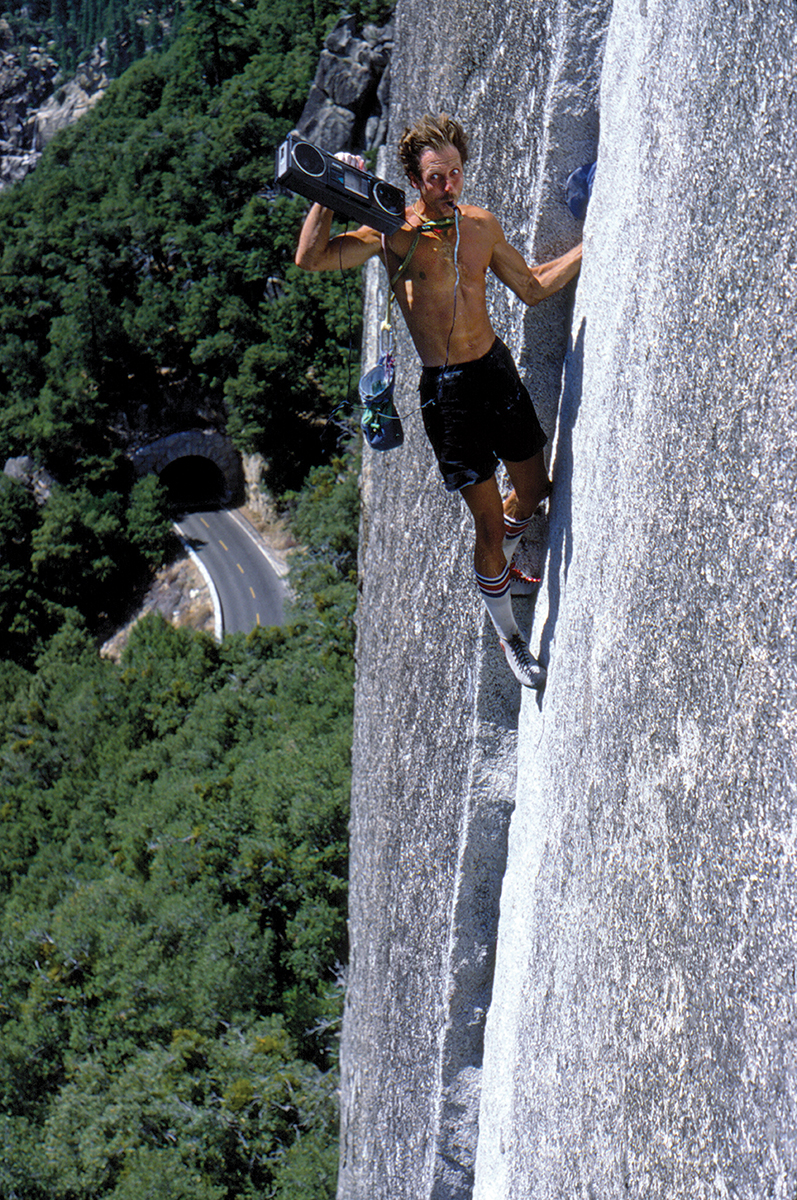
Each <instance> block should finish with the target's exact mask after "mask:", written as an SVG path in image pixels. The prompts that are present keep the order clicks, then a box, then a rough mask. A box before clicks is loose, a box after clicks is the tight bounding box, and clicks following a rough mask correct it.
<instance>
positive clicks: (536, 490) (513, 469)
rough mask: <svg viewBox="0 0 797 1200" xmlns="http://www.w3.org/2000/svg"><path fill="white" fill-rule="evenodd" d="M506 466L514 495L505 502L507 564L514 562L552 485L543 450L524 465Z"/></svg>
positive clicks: (505, 461) (506, 462)
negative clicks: (522, 539)
mask: <svg viewBox="0 0 797 1200" xmlns="http://www.w3.org/2000/svg"><path fill="white" fill-rule="evenodd" d="M504 466H505V467H506V469H507V473H508V474H509V478H510V479H511V480H512V491H511V492H510V493H509V495H508V496H507V498H506V500H505V501H504V539H503V553H504V557H505V558H506V561H507V562H511V561H512V556H513V555H514V553H515V551H516V550H517V548H518V546H519V545H520V539H521V538H522V536H523V534H524V533H525V532H526V529H527V527H528V524H529V521H530V520H531V518H532V516H533V515H534V513H535V512H536V511H537V508H538V507H539V505H540V504H541V503H542V501H543V500H544V499H545V497H546V496H550V494H551V488H552V487H553V484H552V483H551V481H550V479H549V478H548V472H547V471H546V469H545V458H544V457H543V453H542V450H540V451H539V452H538V453H537V454H535V455H533V456H532V457H531V458H527V459H525V461H523V462H509V461H507V460H506V459H504Z"/></svg>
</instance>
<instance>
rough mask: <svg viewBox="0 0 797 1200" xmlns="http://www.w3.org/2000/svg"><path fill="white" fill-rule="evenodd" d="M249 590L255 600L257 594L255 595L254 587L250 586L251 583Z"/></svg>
mask: <svg viewBox="0 0 797 1200" xmlns="http://www.w3.org/2000/svg"><path fill="white" fill-rule="evenodd" d="M249 591H250V592H251V593H252V599H253V600H256V599H257V596H256V595H255V589H254V588H253V587H252V586H251V584H250V586H249Z"/></svg>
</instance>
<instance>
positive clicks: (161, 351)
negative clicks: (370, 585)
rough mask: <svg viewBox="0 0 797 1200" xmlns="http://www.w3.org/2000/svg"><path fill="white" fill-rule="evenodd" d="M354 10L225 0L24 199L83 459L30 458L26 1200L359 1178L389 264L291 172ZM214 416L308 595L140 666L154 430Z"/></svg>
mask: <svg viewBox="0 0 797 1200" xmlns="http://www.w3.org/2000/svg"><path fill="white" fill-rule="evenodd" d="M64 11H66V10H64V9H63V8H58V6H57V5H55V4H53V6H52V8H51V10H50V11H49V12H48V13H45V12H44V11H42V12H32V11H31V8H29V7H26V10H25V12H24V14H23V16H24V20H32V19H33V18H34V17H35V18H36V19H37V20H42V21H47V22H50V23H51V28H52V27H53V26H52V23H53V22H56V21H57V20H60V19H61V18H62V16H63V12H64ZM69 11H70V12H71V11H72V10H69ZM75 11H77V10H75ZM109 11H110V9H109ZM20 12H21V10H20ZM20 12H17V13H16V14H13V13H12V14H11V15H12V16H14V15H16V17H17V18H18V27H19V21H21V20H22V17H21V16H20ZM92 13H93V14H94V15H93V16H92V20H94V19H95V18H96V20H99V19H100V15H98V14H99V9H97V8H94V9H92ZM356 13H357V15H358V16H359V17H361V18H362V19H363V20H368V19H378V20H382V19H383V18H384V16H385V14H384V11H383V10H379V9H366V8H357V9H356ZM59 14H61V15H60V16H59ZM78 15H80V13H78ZM337 15H338V12H337V10H336V9H334V8H332V7H331V6H326V7H325V5H324V4H323V3H318V2H316V3H309V2H308V0H298V2H296V0H295V2H293V3H291V4H289V3H288V2H287V0H258V2H253V3H246V2H245V0H244V2H241V3H239V2H238V0H236V2H234V3H224V2H222V0H211V2H210V3H208V2H207V0H197V2H196V4H195V5H189V6H188V7H187V8H186V9H185V10H184V11H183V12H182V13H181V14H180V19H179V22H177V21H175V23H174V25H175V27H176V31H175V32H174V33H173V34H172V35H171V38H170V41H169V43H168V44H164V46H163V47H162V48H159V47H158V46H157V45H156V44H155V43H154V42H152V43H150V48H147V47H146V46H145V47H144V49H143V51H142V57H140V58H138V60H137V61H135V62H133V64H132V65H131V66H130V67H129V68H128V69H127V70H125V71H124V72H123V73H122V74H121V75H120V76H119V78H118V79H117V80H116V81H115V82H114V83H113V84H112V86H111V88H110V89H109V91H108V93H107V94H106V96H105V97H104V98H103V100H102V102H101V103H100V104H99V105H98V106H97V107H96V109H94V110H93V111H92V112H91V113H89V114H88V115H87V116H86V117H85V118H83V119H82V120H81V122H79V123H78V124H77V125H76V126H74V127H72V128H71V129H69V130H66V131H65V132H64V133H62V134H60V135H59V136H58V138H56V139H55V141H54V142H53V143H52V144H51V146H50V147H48V149H47V150H46V152H45V154H44V156H43V158H42V160H41V162H40V163H39V165H38V166H37V168H36V170H35V172H34V173H33V174H32V175H30V176H29V177H28V178H27V179H26V180H25V181H24V182H23V183H22V184H19V185H15V186H14V187H13V188H11V189H7V190H6V191H4V192H3V193H2V194H0V246H1V247H2V250H1V251H0V460H2V461H5V459H7V458H8V457H13V456H19V455H27V456H30V457H31V458H32V459H33V460H34V461H35V463H36V464H37V466H39V467H41V468H43V469H44V470H46V471H47V472H48V473H49V477H50V478H51V480H52V481H53V482H52V488H51V494H50V496H49V499H48V500H47V502H46V503H44V504H43V505H40V504H39V503H37V501H36V500H35V499H34V498H33V496H32V495H31V494H30V492H29V491H28V490H27V489H26V488H25V487H24V486H23V484H22V483H20V482H18V481H17V480H13V479H10V478H8V477H7V476H0V655H2V659H1V660H0V825H1V826H2V833H1V834H0V930H1V931H2V934H1V936H0V1137H2V1144H3V1154H2V1156H0V1195H2V1196H3V1197H4V1198H5V1200H44V1198H45V1197H47V1198H50V1197H63V1198H64V1200H84V1198H85V1200H88V1198H89V1197H91V1198H92V1200H94V1198H100V1197H102V1198H105V1197H108V1198H111V1197H112V1198H113V1200H145V1198H150V1197H151V1198H157V1200H183V1198H185V1200H188V1197H191V1198H192V1200H197V1198H198V1200H244V1198H250V1197H252V1198H254V1197H259V1198H260V1197H273V1198H275V1200H305V1198H306V1200H311V1198H312V1200H323V1197H327V1196H329V1197H331V1196H333V1195H334V1192H335V1180H336V1169H337V1100H336V1086H337V1074H336V1071H337V1032H338V1022H339V1019H340V1013H341V1008H342V994H343V982H344V978H345V961H346V934H345V924H346V888H347V850H346V826H347V808H348V790H349V770H350V765H349V758H350V746H351V719H352V718H351V712H352V691H353V648H354V610H355V603H356V594H357V579H356V548H357V523H358V483H357V481H358V452H357V445H356V439H355V438H354V437H353V436H351V435H350V429H351V422H349V424H348V426H347V425H346V423H345V422H344V423H343V425H341V424H340V422H338V421H336V423H335V424H334V425H333V426H332V427H329V426H325V421H326V418H327V417H328V416H329V414H330V413H331V412H332V411H333V410H335V409H337V408H338V406H339V405H340V404H341V403H344V402H345V401H346V399H347V396H348V395H349V392H350V390H351V386H352V383H351V381H352V379H353V378H354V379H356V372H357V347H358V345H359V335H360V291H359V287H358V283H357V280H356V278H355V279H354V280H352V281H350V282H349V283H348V284H346V283H345V281H343V280H342V279H340V278H336V277H335V276H331V277H317V276H307V275H303V274H302V273H300V272H298V271H297V270H296V269H295V267H294V266H293V263H292V255H293V247H294V244H295V238H296V234H297V230H298V225H299V223H300V221H301V218H302V214H303V211H304V204H303V202H302V201H298V200H296V199H293V198H291V197H288V196H283V195H278V194H276V193H275V192H274V190H273V188H271V186H270V181H271V178H272V176H273V155H274V148H275V146H276V145H277V144H278V143H279V141H281V140H282V138H283V137H284V136H285V134H286V133H287V132H288V131H289V130H290V128H292V126H293V125H294V124H295V121H296V119H297V117H298V114H299V112H300V111H301V107H302V105H303V102H304V98H305V96H306V94H307V90H308V87H309V83H310V80H311V78H312V75H313V73H314V70H315V64H316V61H317V57H318V53H319V50H320V46H321V44H322V41H323V38H324V35H325V33H326V31H327V30H328V29H329V28H330V26H331V24H332V23H333V22H334V20H335V19H336V17H337ZM71 19H72V18H70V20H71ZM187 420H190V422H191V423H192V424H193V425H197V424H199V425H201V424H202V423H203V422H204V423H206V424H208V425H210V424H217V425H226V428H227V429H228V431H229V432H230V433H231V434H232V436H233V437H234V439H235V441H236V444H237V445H238V446H239V448H241V449H242V450H257V451H259V452H260V453H261V454H262V455H263V457H264V460H265V462H266V464H267V472H266V481H265V482H266V484H267V485H268V487H269V488H270V490H271V492H272V494H273V496H274V498H275V501H276V502H277V503H278V505H279V507H280V509H281V511H282V512H283V513H284V514H285V515H286V517H287V519H289V520H290V522H291V527H292V530H293V532H294V534H295V537H296V538H297V540H298V541H299V542H300V543H301V545H302V546H303V548H304V549H303V552H302V553H301V554H296V555H294V564H293V566H292V569H291V584H292V589H293V594H294V603H293V607H292V609H291V611H290V614H289V619H288V621H287V623H286V625H285V626H284V627H282V628H280V629H258V630H256V631H254V632H253V633H252V634H250V635H249V636H248V637H243V636H240V635H237V636H235V637H232V638H226V639H225V640H224V641H223V642H222V643H221V644H220V645H219V644H217V643H216V642H214V641H213V640H212V639H210V638H208V637H207V636H205V635H199V634H194V633H190V632H187V631H184V630H176V629H174V628H173V627H171V626H170V625H168V624H167V623H166V622H164V621H163V620H161V619H154V618H150V619H147V620H145V621H144V622H142V623H140V624H139V625H138V626H137V627H136V629H135V631H134V633H133V635H132V636H131V639H130V641H129V644H128V646H127V649H126V650H125V652H124V655H123V657H122V660H121V662H119V663H118V664H117V663H114V662H111V661H108V660H105V659H103V658H101V657H100V655H99V653H98V644H99V641H100V637H101V634H102V633H103V632H105V631H107V628H108V625H109V623H112V622H113V621H114V619H120V618H121V615H122V613H123V612H124V611H125V607H126V605H128V604H129V599H130V595H131V593H132V592H134V591H135V589H136V587H138V586H140V583H141V580H142V579H145V578H146V577H147V574H148V573H149V572H151V571H152V570H153V569H154V568H155V567H156V566H157V565H158V564H159V563H160V562H161V561H162V559H163V557H164V555H165V554H166V553H167V552H168V546H169V538H170V533H169V529H170V520H171V512H170V508H169V498H168V496H167V495H166V493H165V491H164V489H163V488H162V487H161V485H160V484H159V482H158V480H157V479H156V478H154V477H150V478H147V479H144V480H139V481H135V480H134V479H133V477H132V475H131V472H130V468H129V465H128V459H127V457H126V454H125V450H126V449H127V448H128V447H129V446H130V445H131V444H135V443H136V439H143V440H145V439H146V438H147V437H148V436H152V435H154V434H155V433H157V432H160V431H169V430H171V429H174V428H179V427H181V424H182V423H184V422H185V421H187ZM330 434H331V435H330Z"/></svg>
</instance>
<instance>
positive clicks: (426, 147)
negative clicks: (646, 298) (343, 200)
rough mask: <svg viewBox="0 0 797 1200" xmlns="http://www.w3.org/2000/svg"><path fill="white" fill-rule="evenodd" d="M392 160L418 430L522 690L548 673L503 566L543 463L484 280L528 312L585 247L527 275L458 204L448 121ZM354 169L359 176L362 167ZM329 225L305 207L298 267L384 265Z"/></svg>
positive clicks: (391, 258) (463, 156)
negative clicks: (458, 514)
mask: <svg viewBox="0 0 797 1200" xmlns="http://www.w3.org/2000/svg"><path fill="white" fill-rule="evenodd" d="M340 157H344V156H340ZM399 158H400V160H401V163H402V165H403V167H404V170H405V173H406V175H407V178H408V179H409V182H410V184H411V186H412V187H413V188H414V189H415V190H416V191H417V192H418V197H417V199H416V200H415V203H414V204H413V205H412V207H411V208H408V209H407V211H406V221H405V224H404V225H403V226H402V228H401V229H400V230H398V231H397V232H396V233H394V234H392V235H391V236H390V237H389V238H387V240H386V245H387V262H386V264H385V265H386V267H387V271H388V275H389V277H390V278H391V280H392V286H393V289H394V292H395V296H396V300H397V302H398V304H399V307H400V308H401V311H402V313H403V314H404V319H405V321H406V323H407V327H408V329H409V331H410V335H411V336H412V340H413V342H414V343H415V348H416V350H417V351H418V354H419V355H420V358H421V362H422V363H423V371H422V374H421V385H420V392H421V403H422V406H423V407H422V414H423V420H424V425H425V427H426V432H427V434H428V436H429V440H430V441H431V443H432V447H433V449H434V451H435V454H436V455H437V460H438V462H439V464H440V470H441V472H442V474H443V479H444V482H445V486H446V488H447V490H448V491H459V492H461V494H462V498H463V500H464V501H465V503H466V504H467V505H468V508H469V509H470V511H471V513H472V514H473V520H474V524H475V530H476V545H475V551H474V567H475V571H476V581H477V584H478V586H479V589H480V591H481V593H482V596H483V597H484V602H485V605H486V607H487V611H488V612H489V614H490V617H491V619H492V622H493V624H494V626H495V628H496V632H497V633H498V637H499V639H500V642H501V645H502V647H503V650H504V653H505V655H506V658H507V662H508V663H509V665H510V667H511V668H512V671H513V672H514V674H515V676H516V678H517V679H518V680H519V681H520V682H521V683H522V684H524V685H525V686H526V687H532V688H539V687H541V686H542V684H543V682H544V680H545V671H544V670H543V668H542V667H541V666H540V665H539V664H538V663H537V662H536V661H535V660H534V659H533V658H532V657H531V655H530V654H529V650H528V647H527V645H526V643H525V642H524V640H523V638H522V636H521V634H520V631H519V630H518V626H517V624H516V622H515V618H514V615H513V613H512V599H511V596H510V591H509V588H510V574H509V564H510V562H511V560H512V555H513V554H514V551H515V549H516V547H517V545H518V543H519V541H520V538H521V535H522V534H523V532H524V530H525V529H526V526H527V525H528V523H529V521H530V520H531V517H532V514H533V513H534V511H535V509H536V508H537V506H538V505H539V504H540V502H541V501H542V500H543V499H544V498H545V497H546V496H547V495H549V493H550V490H551V482H550V480H549V479H548V474H547V471H546V468H545V462H544V459H543V453H542V448H543V446H544V445H545V442H546V440H547V439H546V436H545V434H544V433H543V431H542V429H541V428H540V424H539V421H538V420H537V416H536V413H535V411H534V407H533V405H532V402H531V398H530V397H529V394H528V392H527V391H526V388H525V387H524V386H523V384H522V383H521V381H520V378H519V376H518V373H517V370H516V368H515V364H514V363H513V361H512V358H511V355H510V354H509V351H508V350H507V348H506V346H504V344H503V342H501V341H500V340H499V339H498V338H497V337H496V335H495V332H494V330H493V328H492V325H491V324H490V318H489V316H488V313H487V303H486V276H487V270H488V268H489V269H490V270H491V271H493V273H494V274H495V275H497V277H498V278H499V279H500V280H501V282H502V283H503V284H505V285H506V286H507V287H508V288H511V290H512V291H513V292H514V293H515V295H516V296H519V297H520V299H521V300H522V301H523V302H524V303H525V304H528V305H535V304H539V302H540V301H541V300H545V299H546V297H548V296H552V295H554V293H555V292H558V291H560V289H561V288H563V287H564V286H565V284H567V283H568V282H569V281H570V280H571V279H573V278H574V277H575V275H576V274H577V273H578V270H579V267H580V265H581V246H580V245H579V246H576V247H575V248H574V249H573V250H570V251H568V253H567V254H564V255H562V256H561V258H557V259H555V260H554V261H553V262H550V263H546V264H544V265H542V266H536V267H529V266H527V264H526V262H525V261H524V259H523V256H522V255H521V254H519V253H518V251H517V250H514V249H513V248H512V247H511V246H510V245H509V244H508V242H507V241H506V238H505V237H504V234H503V231H502V230H501V226H500V225H499V224H498V221H497V220H496V219H495V217H494V216H493V215H492V213H489V212H487V211H486V209H483V208H477V207H475V206H474V205H471V204H464V205H459V204H458V201H459V198H460V195H461V194H462V189H463V186H464V174H463V167H464V164H465V163H466V162H467V158H468V149H467V138H466V136H465V133H464V131H463V130H462V127H461V126H460V125H459V124H458V123H457V122H456V121H454V120H452V119H451V118H450V117H448V116H447V115H445V114H441V115H440V116H439V117H432V116H426V117H423V118H421V120H419V121H418V122H416V124H415V125H414V126H413V127H412V128H411V129H407V130H405V132H404V135H403V137H402V138H401V141H400V143H399ZM350 161H351V162H352V163H354V164H355V165H357V166H362V160H361V159H355V158H350ZM332 215H333V214H332V212H331V211H330V210H329V209H327V208H322V207H321V206H320V205H319V204H314V205H313V207H312V208H311V209H310V212H309V213H308V215H307V218H306V220H305V222H304V225H303V227H302V232H301V235H300V237H299V246H298V249H297V251H296V263H297V265H298V266H300V267H302V268H304V269H305V270H307V271H331V270H334V269H335V268H338V267H341V266H343V267H344V268H346V267H361V266H362V265H363V264H364V263H365V262H367V260H368V259H369V258H372V257H373V256H374V255H376V254H381V253H382V238H381V236H380V234H378V233H377V232H375V231H374V230H373V229H369V228H368V227H367V226H362V227H361V228H360V229H357V230H355V231H353V232H352V233H343V234H340V235H339V236H337V237H334V238H332V239H331V240H330V233H331V226H332ZM457 246H458V251H457V258H456V262H455V257H454V256H455V248H456V247H457ZM413 247H414V249H413ZM399 268H401V270H400V272H399ZM397 273H398V274H397ZM499 459H500V460H501V461H502V462H503V464H504V466H505V467H506V470H507V473H508V475H509V478H510V480H511V481H512V491H511V492H510V494H509V496H508V497H507V499H506V500H505V501H503V503H502V501H501V495H500V492H499V490H498V485H497V483H496V479H495V470H496V467H497V465H498V461H499Z"/></svg>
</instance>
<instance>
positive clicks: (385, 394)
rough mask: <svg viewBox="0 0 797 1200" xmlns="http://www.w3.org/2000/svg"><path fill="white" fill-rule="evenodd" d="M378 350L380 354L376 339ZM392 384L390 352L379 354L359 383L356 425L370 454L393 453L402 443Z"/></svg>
mask: <svg viewBox="0 0 797 1200" xmlns="http://www.w3.org/2000/svg"><path fill="white" fill-rule="evenodd" d="M379 348H380V350H382V345H381V339H380V347H379ZM395 384H396V363H395V359H394V358H393V354H392V352H391V350H390V349H386V350H385V351H384V353H380V355H379V360H378V362H377V364H376V366H375V367H372V368H371V370H370V371H367V372H366V374H365V375H363V377H362V379H361V380H360V386H359V392H360V403H361V404H362V406H363V415H362V417H361V418H360V425H361V426H362V431H363V433H364V434H365V438H366V441H367V442H368V445H369V446H370V447H371V449H372V450H393V449H395V447H396V446H400V445H401V444H402V442H403V441H404V430H403V429H402V427H401V418H400V417H399V415H398V413H397V411H396V406H395V404H394V403H393V389H394V387H395Z"/></svg>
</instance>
